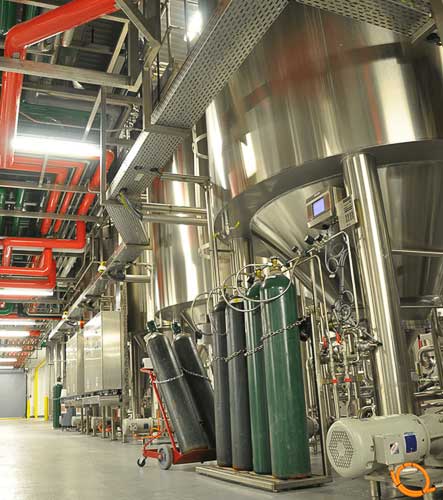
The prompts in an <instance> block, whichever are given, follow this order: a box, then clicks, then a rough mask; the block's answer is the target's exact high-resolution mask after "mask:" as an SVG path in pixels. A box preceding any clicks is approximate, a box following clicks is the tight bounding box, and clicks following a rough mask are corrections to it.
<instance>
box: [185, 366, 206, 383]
mask: <svg viewBox="0 0 443 500" xmlns="http://www.w3.org/2000/svg"><path fill="white" fill-rule="evenodd" d="M183 371H184V372H185V373H187V374H188V375H192V376H193V377H198V378H202V379H203V380H209V377H207V376H206V375H201V374H200V373H195V372H191V371H190V370H186V368H183Z"/></svg>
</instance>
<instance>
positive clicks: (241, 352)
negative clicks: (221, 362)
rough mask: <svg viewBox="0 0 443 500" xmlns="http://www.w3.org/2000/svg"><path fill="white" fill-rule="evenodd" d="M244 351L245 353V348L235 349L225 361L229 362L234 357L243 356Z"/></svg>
mask: <svg viewBox="0 0 443 500" xmlns="http://www.w3.org/2000/svg"><path fill="white" fill-rule="evenodd" d="M244 353H245V350H244V349H240V351H235V352H233V353H232V354H231V355H230V356H228V357H227V358H225V361H226V363H229V361H232V360H233V359H235V358H237V357H238V356H241V355H242V354H244Z"/></svg>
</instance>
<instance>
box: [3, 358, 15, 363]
mask: <svg viewBox="0 0 443 500" xmlns="http://www.w3.org/2000/svg"><path fill="white" fill-rule="evenodd" d="M0 363H17V358H0Z"/></svg>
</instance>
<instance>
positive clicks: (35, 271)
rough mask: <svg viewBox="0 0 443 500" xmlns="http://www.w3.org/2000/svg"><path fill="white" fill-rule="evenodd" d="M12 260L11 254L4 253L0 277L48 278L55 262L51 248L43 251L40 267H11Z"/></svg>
mask: <svg viewBox="0 0 443 500" xmlns="http://www.w3.org/2000/svg"><path fill="white" fill-rule="evenodd" d="M10 260H11V255H10V253H7V252H3V265H2V266H1V267H0V275H4V274H6V275H8V276H10V275H14V276H31V277H34V278H37V277H47V276H49V273H50V271H51V266H52V261H53V259H52V250H51V249H49V248H46V249H45V250H43V258H42V259H41V261H40V265H39V266H38V267H11V266H10V265H9V264H10Z"/></svg>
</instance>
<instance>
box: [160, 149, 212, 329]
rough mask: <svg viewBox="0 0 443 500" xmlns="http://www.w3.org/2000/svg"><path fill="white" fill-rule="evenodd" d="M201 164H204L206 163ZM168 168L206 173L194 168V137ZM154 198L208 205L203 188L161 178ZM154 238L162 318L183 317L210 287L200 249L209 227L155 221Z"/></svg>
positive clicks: (168, 170) (179, 150)
mask: <svg viewBox="0 0 443 500" xmlns="http://www.w3.org/2000/svg"><path fill="white" fill-rule="evenodd" d="M199 164H200V166H202V164H203V162H199ZM165 171H167V172H172V173H176V174H190V175H194V174H197V173H198V174H201V175H204V174H206V173H207V171H206V172H205V171H201V172H196V171H195V166H194V154H193V152H192V140H191V139H187V140H185V141H184V143H183V144H182V145H180V146H179V147H178V149H177V151H176V152H175V154H174V156H173V158H172V161H171V162H170V164H169V165H167V167H166V169H165ZM151 201H152V202H155V203H167V204H170V205H176V206H193V207H204V206H205V202H204V193H203V190H202V189H201V188H200V187H198V186H197V185H195V184H191V183H183V182H170V181H162V180H160V179H158V180H156V181H154V184H153V186H152V199H151ZM152 240H153V256H154V269H155V284H156V305H157V308H158V310H159V311H160V312H161V314H162V318H163V319H166V320H173V319H180V312H181V311H183V310H186V309H187V308H189V306H190V304H191V302H192V301H193V300H194V298H195V297H196V296H197V295H198V294H200V293H202V292H204V291H205V290H208V287H209V286H210V279H211V269H210V261H209V259H208V258H207V255H206V256H205V255H204V253H203V252H202V251H201V246H202V245H203V244H204V243H207V241H208V237H207V231H206V228H202V227H197V226H190V225H183V224H181V225H178V224H153V226H152Z"/></svg>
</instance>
